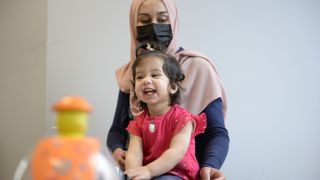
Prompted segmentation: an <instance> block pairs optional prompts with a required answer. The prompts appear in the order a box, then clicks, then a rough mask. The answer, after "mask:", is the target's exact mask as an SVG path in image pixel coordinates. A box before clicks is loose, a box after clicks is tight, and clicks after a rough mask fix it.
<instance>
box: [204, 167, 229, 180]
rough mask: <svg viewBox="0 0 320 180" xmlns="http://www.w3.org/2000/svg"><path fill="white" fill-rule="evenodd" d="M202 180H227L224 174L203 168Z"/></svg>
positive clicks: (210, 168)
mask: <svg viewBox="0 0 320 180" xmlns="http://www.w3.org/2000/svg"><path fill="white" fill-rule="evenodd" d="M200 178H201V180H226V177H225V176H224V174H223V173H222V172H221V171H219V170H218V169H215V168H212V167H203V168H201V170H200Z"/></svg>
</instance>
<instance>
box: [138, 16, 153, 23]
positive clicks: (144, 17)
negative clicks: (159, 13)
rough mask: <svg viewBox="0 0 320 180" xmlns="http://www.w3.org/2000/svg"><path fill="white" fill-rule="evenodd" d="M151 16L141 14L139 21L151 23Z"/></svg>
mask: <svg viewBox="0 0 320 180" xmlns="http://www.w3.org/2000/svg"><path fill="white" fill-rule="evenodd" d="M150 21H151V20H150V18H149V17H147V16H143V15H142V16H139V17H138V24H139V23H141V24H148V23H150Z"/></svg>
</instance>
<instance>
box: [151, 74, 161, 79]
mask: <svg viewBox="0 0 320 180" xmlns="http://www.w3.org/2000/svg"><path fill="white" fill-rule="evenodd" d="M159 76H161V75H160V74H153V75H152V77H154V78H156V77H159Z"/></svg>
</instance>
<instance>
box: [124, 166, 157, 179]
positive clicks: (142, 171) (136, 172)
mask: <svg viewBox="0 0 320 180" xmlns="http://www.w3.org/2000/svg"><path fill="white" fill-rule="evenodd" d="M125 174H126V175H127V176H128V177H129V178H130V179H132V180H142V179H151V178H152V176H151V171H150V169H149V168H148V167H147V166H140V167H136V168H132V169H128V170H126V171H125Z"/></svg>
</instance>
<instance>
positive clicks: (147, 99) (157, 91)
mask: <svg viewBox="0 0 320 180" xmlns="http://www.w3.org/2000/svg"><path fill="white" fill-rule="evenodd" d="M162 66H163V60H162V59H161V58H159V57H156V56H150V57H146V58H145V59H143V60H142V61H141V62H140V63H139V65H138V66H137V67H136V76H135V93H136V95H137V97H138V98H139V100H141V101H142V102H144V103H146V104H147V106H148V108H149V109H150V108H151V107H154V106H157V107H159V106H162V107H168V106H169V100H170V99H169V92H171V91H172V88H171V86H170V85H169V79H168V77H167V76H166V74H165V73H164V72H163V70H162Z"/></svg>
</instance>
